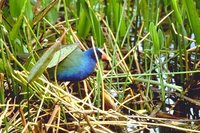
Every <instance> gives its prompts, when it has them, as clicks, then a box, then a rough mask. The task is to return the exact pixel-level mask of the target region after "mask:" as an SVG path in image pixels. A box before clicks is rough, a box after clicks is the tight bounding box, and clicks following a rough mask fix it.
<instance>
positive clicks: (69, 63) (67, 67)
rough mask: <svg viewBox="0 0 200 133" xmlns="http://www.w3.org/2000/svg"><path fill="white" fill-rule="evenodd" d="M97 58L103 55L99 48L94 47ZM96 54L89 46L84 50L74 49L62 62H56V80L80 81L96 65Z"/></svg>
mask: <svg viewBox="0 0 200 133" xmlns="http://www.w3.org/2000/svg"><path fill="white" fill-rule="evenodd" d="M95 50H96V53H97V56H98V58H99V59H102V57H103V56H102V55H104V56H105V53H103V52H102V51H101V50H100V49H97V48H96V49H95ZM96 63H97V60H96V56H95V53H94V49H93V48H90V49H88V50H87V51H85V52H82V51H81V50H80V49H76V50H75V51H74V52H72V53H71V54H70V55H69V56H67V57H66V59H64V60H63V61H62V62H60V63H59V64H58V68H57V80H58V81H73V82H75V81H80V80H83V79H85V78H87V77H88V76H89V75H90V74H91V73H92V72H93V71H94V69H95V67H96Z"/></svg>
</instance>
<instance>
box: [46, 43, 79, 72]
mask: <svg viewBox="0 0 200 133" xmlns="http://www.w3.org/2000/svg"><path fill="white" fill-rule="evenodd" d="M78 46H79V45H78V44H72V45H65V46H63V47H62V48H61V49H60V50H58V51H57V52H56V53H55V54H54V56H53V58H52V59H51V61H50V63H49V65H48V66H47V68H52V67H55V66H56V65H57V64H58V63H60V62H61V61H63V60H64V59H65V58H66V57H67V56H69V55H70V54H71V53H72V52H74V51H75V50H77V49H79V47H78ZM79 50H80V49H79Z"/></svg>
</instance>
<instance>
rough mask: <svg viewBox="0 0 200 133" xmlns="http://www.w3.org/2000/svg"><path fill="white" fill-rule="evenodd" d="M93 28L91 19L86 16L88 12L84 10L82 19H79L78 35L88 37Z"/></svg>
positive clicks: (81, 13)
mask: <svg viewBox="0 0 200 133" xmlns="http://www.w3.org/2000/svg"><path fill="white" fill-rule="evenodd" d="M90 29H91V23H90V19H89V18H88V17H87V16H86V13H85V12H84V11H83V10H82V12H80V19H79V21H78V35H79V36H80V37H83V38H86V37H87V36H88V33H89V32H90Z"/></svg>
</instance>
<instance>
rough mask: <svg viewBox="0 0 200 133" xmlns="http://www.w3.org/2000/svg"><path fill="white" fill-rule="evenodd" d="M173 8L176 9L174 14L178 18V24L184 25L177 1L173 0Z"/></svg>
mask: <svg viewBox="0 0 200 133" xmlns="http://www.w3.org/2000/svg"><path fill="white" fill-rule="evenodd" d="M172 7H173V9H174V13H175V17H176V20H177V22H178V23H179V24H181V25H182V24H183V20H182V18H181V14H180V12H179V9H178V5H177V2H176V0H172Z"/></svg>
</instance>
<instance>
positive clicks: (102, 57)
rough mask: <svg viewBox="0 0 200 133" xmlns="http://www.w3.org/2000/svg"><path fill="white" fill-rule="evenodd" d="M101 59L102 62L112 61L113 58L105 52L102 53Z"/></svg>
mask: <svg viewBox="0 0 200 133" xmlns="http://www.w3.org/2000/svg"><path fill="white" fill-rule="evenodd" d="M101 59H102V61H110V60H111V58H110V57H109V56H108V55H107V54H106V53H104V52H102V55H101Z"/></svg>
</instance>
